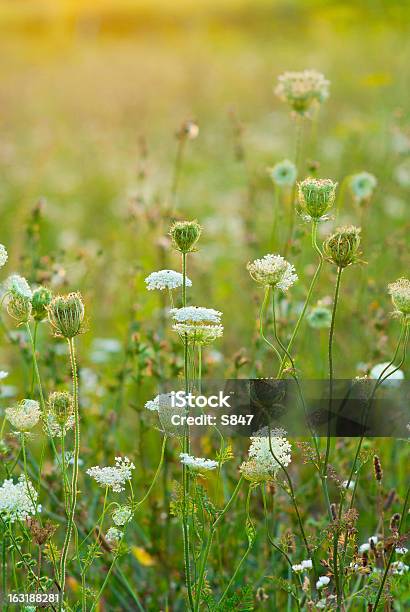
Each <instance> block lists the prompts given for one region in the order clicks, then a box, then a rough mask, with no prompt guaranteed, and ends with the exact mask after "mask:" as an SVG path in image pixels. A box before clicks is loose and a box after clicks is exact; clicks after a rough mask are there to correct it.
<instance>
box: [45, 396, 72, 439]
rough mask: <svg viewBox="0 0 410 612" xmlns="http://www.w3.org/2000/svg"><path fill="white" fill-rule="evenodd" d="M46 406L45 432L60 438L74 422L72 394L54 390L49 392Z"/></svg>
mask: <svg viewBox="0 0 410 612" xmlns="http://www.w3.org/2000/svg"><path fill="white" fill-rule="evenodd" d="M48 406H49V410H48V412H47V414H46V417H45V430H46V433H48V434H49V435H51V436H56V437H58V438H61V437H62V436H64V435H65V434H66V433H67V431H68V430H69V429H72V428H73V427H74V424H75V417H74V399H73V396H72V395H71V394H70V393H67V392H66V391H56V392H54V393H51V394H50V397H49V398H48Z"/></svg>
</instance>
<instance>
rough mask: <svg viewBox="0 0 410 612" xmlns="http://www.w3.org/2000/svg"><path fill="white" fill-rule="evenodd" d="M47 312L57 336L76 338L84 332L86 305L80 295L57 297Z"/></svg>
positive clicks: (70, 294)
mask: <svg viewBox="0 0 410 612" xmlns="http://www.w3.org/2000/svg"><path fill="white" fill-rule="evenodd" d="M47 312H48V320H49V321H50V323H51V325H52V327H53V328H54V331H55V335H56V336H59V337H63V338H74V336H77V335H78V334H81V333H82V332H83V331H84V304H83V300H82V297H81V295H80V293H69V294H68V295H58V296H56V297H55V298H53V299H52V300H51V302H50V304H49V306H48V307H47Z"/></svg>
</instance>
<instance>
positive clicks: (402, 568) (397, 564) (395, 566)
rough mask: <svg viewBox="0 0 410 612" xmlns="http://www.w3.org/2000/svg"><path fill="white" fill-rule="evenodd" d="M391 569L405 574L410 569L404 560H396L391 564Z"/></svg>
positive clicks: (393, 571) (401, 574)
mask: <svg viewBox="0 0 410 612" xmlns="http://www.w3.org/2000/svg"><path fill="white" fill-rule="evenodd" d="M390 570H391V573H392V574H398V575H399V576H403V574H405V573H406V572H408V571H409V566H408V565H406V564H405V563H403V561H394V563H392V564H391V566H390Z"/></svg>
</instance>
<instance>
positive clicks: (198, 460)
mask: <svg viewBox="0 0 410 612" xmlns="http://www.w3.org/2000/svg"><path fill="white" fill-rule="evenodd" d="M179 456H180V458H181V463H183V464H184V465H186V466H188V467H189V468H191V470H194V471H197V472H200V471H201V470H214V469H215V468H217V467H218V462H217V461H213V460H212V459H203V458H202V457H192V456H191V455H188V454H187V453H181V454H180V455H179Z"/></svg>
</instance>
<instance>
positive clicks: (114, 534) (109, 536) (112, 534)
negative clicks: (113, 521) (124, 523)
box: [105, 527, 123, 544]
mask: <svg viewBox="0 0 410 612" xmlns="http://www.w3.org/2000/svg"><path fill="white" fill-rule="evenodd" d="M122 536H123V533H122V531H121V530H120V529H117V528H116V527H110V528H109V530H108V531H107V533H106V534H105V539H106V540H107V542H108V543H109V544H118V542H119V541H120V540H121V538H122Z"/></svg>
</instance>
